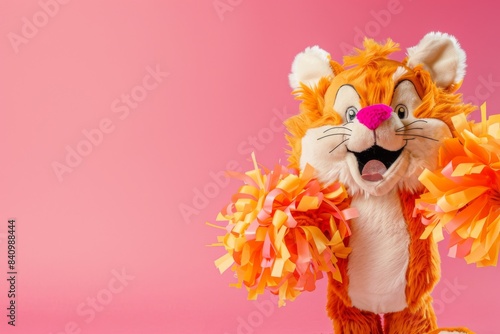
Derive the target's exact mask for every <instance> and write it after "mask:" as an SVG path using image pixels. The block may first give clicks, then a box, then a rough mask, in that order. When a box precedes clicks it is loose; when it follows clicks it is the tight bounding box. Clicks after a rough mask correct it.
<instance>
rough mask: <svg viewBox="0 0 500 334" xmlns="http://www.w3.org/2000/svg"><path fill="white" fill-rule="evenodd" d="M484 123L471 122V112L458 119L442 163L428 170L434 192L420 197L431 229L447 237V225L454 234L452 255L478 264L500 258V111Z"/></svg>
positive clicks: (425, 176) (445, 145)
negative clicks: (499, 254) (444, 233)
mask: <svg viewBox="0 0 500 334" xmlns="http://www.w3.org/2000/svg"><path fill="white" fill-rule="evenodd" d="M481 112H482V122H480V123H479V124H474V122H467V120H466V117H465V115H463V114H461V115H457V116H455V117H454V118H453V119H452V120H453V125H454V127H455V129H456V131H455V134H454V137H455V138H452V139H447V140H445V141H444V143H443V146H442V148H441V151H440V166H441V167H442V168H440V169H439V170H437V171H434V172H431V171H428V170H426V171H424V172H423V173H422V175H421V176H420V178H419V179H420V181H421V182H422V183H423V184H424V185H425V187H426V188H427V190H428V192H426V193H424V194H422V196H421V197H420V199H418V200H417V201H416V210H417V212H419V213H421V214H422V221H423V223H424V224H425V225H427V228H426V229H425V232H424V234H423V235H422V238H427V237H428V236H429V235H430V234H431V233H432V235H433V236H434V238H435V239H436V240H437V241H440V240H442V239H443V234H442V228H443V227H444V228H445V229H446V231H447V232H448V233H450V245H449V255H450V256H452V257H459V258H464V259H465V261H466V262H467V263H476V264H477V266H492V265H496V264H497V262H498V252H499V248H500V115H496V116H492V117H490V118H489V119H486V109H485V105H484V104H483V106H481Z"/></svg>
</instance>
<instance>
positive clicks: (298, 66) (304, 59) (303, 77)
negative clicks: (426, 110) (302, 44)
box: [288, 46, 334, 90]
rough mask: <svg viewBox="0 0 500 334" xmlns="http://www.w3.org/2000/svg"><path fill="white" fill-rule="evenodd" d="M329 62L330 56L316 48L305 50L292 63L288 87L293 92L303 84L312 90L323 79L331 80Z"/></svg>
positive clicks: (332, 75)
mask: <svg viewBox="0 0 500 334" xmlns="http://www.w3.org/2000/svg"><path fill="white" fill-rule="evenodd" d="M331 62H332V61H331V60H330V54H329V53H328V52H326V51H325V50H323V49H320V48H319V47H318V46H313V47H309V48H306V49H305V51H304V52H301V53H299V54H298V55H297V56H296V57H295V60H294V61H293V63H292V73H290V75H289V76H288V79H289V81H290V86H291V87H292V88H293V89H294V90H295V89H297V88H300V83H303V84H305V85H307V86H309V87H311V88H313V87H315V86H316V85H317V84H318V82H319V80H320V79H321V78H323V77H327V78H329V79H330V80H331V79H332V78H333V77H334V72H333V69H332V67H331V64H330V63H331Z"/></svg>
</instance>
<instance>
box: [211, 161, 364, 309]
mask: <svg viewBox="0 0 500 334" xmlns="http://www.w3.org/2000/svg"><path fill="white" fill-rule="evenodd" d="M252 158H253V162H254V169H253V170H251V171H248V172H246V173H245V174H237V173H230V175H232V176H233V177H236V178H239V179H241V180H243V182H244V183H245V184H244V185H243V186H242V187H241V188H240V189H239V191H238V193H237V194H235V195H234V196H233V197H232V201H231V203H230V204H229V205H228V206H227V207H226V208H225V209H223V210H222V212H221V213H220V214H219V216H218V219H217V220H220V221H227V226H226V230H227V233H226V234H225V235H224V236H220V237H219V238H218V239H219V241H220V242H221V243H222V245H223V246H224V247H225V249H226V251H227V253H226V254H225V255H224V256H222V257H221V258H219V259H218V260H216V261H215V264H216V266H217V268H219V270H220V271H221V273H222V272H224V271H225V270H227V269H228V268H232V270H233V271H234V272H235V273H236V276H237V277H238V283H236V284H233V286H236V287H241V286H242V285H244V286H245V287H246V288H247V289H248V298H249V299H256V298H257V296H258V295H259V294H262V293H263V292H264V291H265V289H268V290H270V291H271V292H272V293H275V294H278V295H279V305H280V306H282V305H284V304H285V300H294V299H295V298H296V297H297V296H298V295H299V294H300V293H301V292H302V291H304V290H306V291H312V290H314V289H315V282H316V280H317V279H320V278H322V276H323V272H330V273H332V275H333V277H334V278H335V279H337V280H339V281H341V277H340V273H339V269H338V264H337V262H338V258H346V257H347V255H348V254H349V252H350V249H349V248H348V247H346V246H345V245H344V243H343V240H344V238H345V237H347V236H349V235H350V229H349V226H348V224H347V221H348V220H349V219H351V218H353V217H355V216H356V215H357V212H356V210H354V209H352V208H349V198H348V195H347V192H346V190H345V188H344V187H343V186H342V185H341V184H340V183H334V184H332V185H330V186H329V187H327V188H323V187H322V186H321V185H320V183H319V182H318V180H316V179H315V178H314V177H313V174H314V169H313V168H312V167H311V166H307V167H306V168H305V169H304V170H303V171H302V173H300V174H299V173H298V172H297V171H295V170H290V169H288V168H286V167H284V166H279V165H278V166H276V168H275V169H274V170H273V171H268V170H264V172H262V171H261V170H260V169H259V167H258V166H257V163H256V161H255V156H253V155H252Z"/></svg>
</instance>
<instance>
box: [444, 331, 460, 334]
mask: <svg viewBox="0 0 500 334" xmlns="http://www.w3.org/2000/svg"><path fill="white" fill-rule="evenodd" d="M439 334H467V333H466V332H457V331H453V332H448V331H440V332H439Z"/></svg>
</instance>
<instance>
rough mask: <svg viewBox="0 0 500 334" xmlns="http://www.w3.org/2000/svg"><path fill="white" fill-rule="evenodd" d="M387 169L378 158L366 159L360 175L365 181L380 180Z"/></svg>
mask: <svg viewBox="0 0 500 334" xmlns="http://www.w3.org/2000/svg"><path fill="white" fill-rule="evenodd" d="M386 171H387V167H385V165H384V164H383V163H382V162H380V161H379V160H370V161H368V162H367V163H366V164H365V166H364V167H363V170H362V171H361V177H362V178H363V180H366V181H380V180H382V179H383V177H382V175H383V174H384V173H385V172H386Z"/></svg>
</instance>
